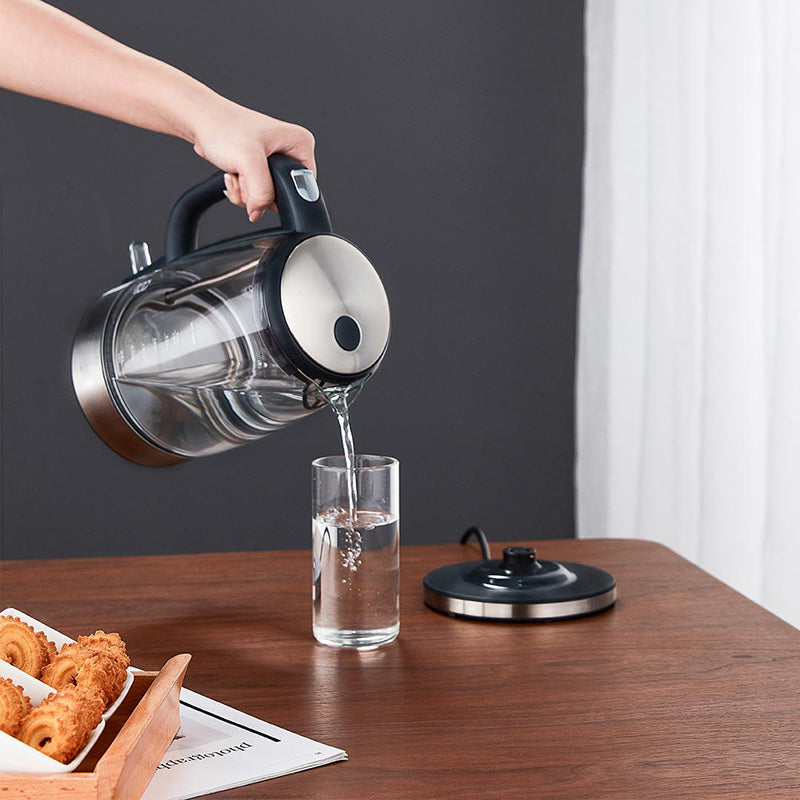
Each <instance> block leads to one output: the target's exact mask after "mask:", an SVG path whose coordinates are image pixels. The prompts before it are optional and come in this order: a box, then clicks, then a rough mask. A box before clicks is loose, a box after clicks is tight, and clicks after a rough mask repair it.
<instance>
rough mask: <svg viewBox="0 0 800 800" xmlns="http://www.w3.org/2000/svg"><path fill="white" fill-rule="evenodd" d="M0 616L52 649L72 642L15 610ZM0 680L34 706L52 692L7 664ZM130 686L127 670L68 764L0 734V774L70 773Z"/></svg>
mask: <svg viewBox="0 0 800 800" xmlns="http://www.w3.org/2000/svg"><path fill="white" fill-rule="evenodd" d="M0 616H11V617H19V619H21V620H22V621H23V622H27V623H28V625H30V626H31V627H32V628H33V629H34V630H35V631H41V632H42V633H44V635H45V636H46V637H47V638H48V639H49V640H50V641H51V642H53V644H55V646H56V648H57V649H58V650H59V652H60V651H61V648H62V647H63V646H64V645H65V644H72V643H73V642H74V641H75V640H74V639H70V638H69V636H65V635H64V634H63V633H60V632H59V631H56V630H53V629H52V628H50V627H49V626H47V625H45V624H44V623H42V622H39V620H38V619H34V618H33V617H31V616H29V615H28V614H25V613H23V612H22V611H18V610H17V609H16V608H6V609H5V610H3V611H0ZM0 678H11V680H12V681H14V683H16V684H17V685H18V686H21V687H22V690H23V691H24V692H25V694H26V695H28V697H30V699H31V703H32V704H33V705H34V706H38V705H39V704H40V703H41V702H42V700H44V698H45V697H47V695H48V694H50V693H52V692H54V691H55V689H53V687H52V686H48V685H47V684H46V683H42V681H40V680H37V679H36V678H32V677H31V676H30V675H28V674H27V673H25V672H23V671H22V670H20V669H17V668H16V667H14V666H12V665H11V664H8V663H7V662H5V661H0ZM132 683H133V671H132V670H131V669H130V668H129V669H128V676H127V678H126V679H125V685H124V686H123V687H122V692H120V695H119V697H118V698H117V699H116V700H115V701H114V702H113V703H112V704H111V705H110V706H109V707H108V708H107V709H106V711H105V713H104V714H103V719H102V720H100V724H99V725H98V726H97V727H96V728H95V729H94V732H93V733H92V736H91V738H90V739H89V741H88V742H87V744H86V746H85V747H84V748H83V750H81V751H80V753H78V755H77V756H75V758H73V759H72V761H70V762H69V763H68V764H62V763H61V762H60V761H56V760H55V759H53V758H50V757H49V756H46V755H45V754H44V753H41V752H39V751H38V750H35V749H34V748H33V747H28V745H26V744H23V743H22V742H20V741H19V740H18V739H15V738H14V737H13V736H9V735H8V734H7V733H3V731H0V772H48V773H57V772H72V771H73V770H74V769H75V768H76V767H77V766H78V765H79V764H80V763H81V761H83V759H84V757H85V756H86V754H87V753H88V752H89V751H90V750H91V749H92V747H93V746H94V743H95V742H96V741H97V739H98V738H99V736H100V734H101V733H102V732H103V728H105V725H106V720H107V719H108V718H109V717H110V716H111V715H112V714H113V713H114V711H116V709H117V707H118V706H119V704H120V703H121V702H122V701H123V699H124V698H125V695H126V694H127V693H128V690H129V689H130V688H131V684H132Z"/></svg>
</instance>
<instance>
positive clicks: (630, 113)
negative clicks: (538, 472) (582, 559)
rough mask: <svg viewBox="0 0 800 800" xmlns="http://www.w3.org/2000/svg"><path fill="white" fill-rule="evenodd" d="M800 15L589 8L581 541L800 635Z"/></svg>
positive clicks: (630, 2)
mask: <svg viewBox="0 0 800 800" xmlns="http://www.w3.org/2000/svg"><path fill="white" fill-rule="evenodd" d="M798 47H800V4H797V3H793V2H791V0H724V1H723V0H716V1H715V0H588V2H587V11H586V87H587V89H586V90H587V110H586V125H587V132H586V137H587V138H586V156H585V166H584V218H583V235H582V243H581V268H580V270H581V271H580V298H579V331H578V364H577V386H576V403H577V409H576V411H577V442H578V446H577V464H576V485H577V498H578V515H577V516H578V535H579V536H582V537H597V536H614V537H631V538H647V539H655V540H657V541H661V542H663V543H665V544H667V545H668V546H670V547H672V548H673V549H675V550H677V551H678V552H679V553H681V554H682V555H684V556H686V557H687V558H689V559H691V560H693V561H695V562H696V563H698V564H699V565H700V566H701V567H703V568H705V569H707V570H708V571H709V572H711V573H712V574H714V575H716V576H717V577H719V578H721V579H722V580H724V581H726V582H727V583H729V584H731V585H732V586H734V587H735V588H736V589H738V590H739V591H742V592H743V593H745V594H747V595H748V596H750V597H752V598H753V599H755V600H757V601H759V602H762V603H764V604H765V605H766V606H767V607H768V608H770V609H771V610H773V611H774V612H775V613H777V614H779V615H781V616H783V617H784V618H785V619H787V620H789V621H790V622H792V623H793V624H794V625H796V626H800V569H798V566H797V565H798V564H799V563H800V558H798V557H800V544H799V541H800V455H798V452H799V451H800V420H798V415H800V159H798V156H797V152H796V151H797V148H798V147H800V112H799V111H798V107H800V90H798V87H800V55H798Z"/></svg>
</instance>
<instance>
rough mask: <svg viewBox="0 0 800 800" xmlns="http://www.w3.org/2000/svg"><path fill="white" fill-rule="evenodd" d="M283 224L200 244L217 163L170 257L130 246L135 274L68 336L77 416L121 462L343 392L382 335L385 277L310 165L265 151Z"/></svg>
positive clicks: (234, 430)
mask: <svg viewBox="0 0 800 800" xmlns="http://www.w3.org/2000/svg"><path fill="white" fill-rule="evenodd" d="M269 167H270V172H271V174H272V179H273V182H274V185H275V192H276V202H277V206H278V212H279V214H280V223H281V225H280V227H279V228H274V229H269V230H262V231H259V232H257V233H254V234H249V235H247V236H241V237H238V238H235V239H229V240H226V241H223V242H218V243H215V244H211V245H208V246H205V247H202V248H200V249H197V229H198V223H199V220H200V217H201V215H202V214H203V213H204V212H205V211H206V210H207V209H208V208H210V207H211V206H212V205H214V204H215V203H217V202H219V201H221V200H223V199H224V195H223V193H222V192H223V190H224V181H223V175H222V173H221V172H220V173H216V174H215V175H213V176H212V177H210V178H209V179H208V180H206V181H204V182H203V183H201V184H198V185H197V186H195V187H193V188H191V189H189V190H188V191H187V192H185V193H184V194H183V195H182V196H181V197H180V199H179V200H178V201H177V202H176V204H175V205H174V206H173V208H172V211H171V212H170V216H169V219H168V222H167V235H166V247H165V254H164V256H163V257H162V258H160V259H158V261H156V262H155V263H153V264H150V263H149V261H150V259H149V253H148V248H147V245H146V244H144V243H138V242H135V243H133V244H132V245H131V246H130V254H131V262H132V267H133V271H134V274H133V276H132V277H130V278H129V279H128V280H126V281H125V282H124V283H122V284H121V285H119V286H116V287H114V288H113V289H110V290H109V291H107V292H105V294H103V295H102V296H100V297H99V298H98V299H97V300H95V301H94V303H93V304H92V305H91V306H90V307H89V309H88V310H87V311H86V313H85V315H84V317H83V320H82V321H81V324H80V327H79V329H78V332H77V334H76V337H75V343H74V345H73V352H72V378H73V384H74V387H75V392H76V394H77V397H78V401H79V402H80V405H81V408H82V409H83V412H84V414H85V415H86V418H87V419H88V421H89V423H90V424H91V425H92V427H93V428H94V430H95V432H96V433H97V434H98V435H99V436H100V438H101V439H102V440H103V441H104V442H105V443H106V444H107V445H109V446H110V447H111V448H112V449H114V450H115V451H116V452H117V453H119V454H120V455H122V456H124V457H125V458H128V459H130V460H131V461H135V462H137V463H139V464H146V465H151V466H159V465H166V464H173V463H177V462H179V461H183V460H186V459H189V458H194V457H197V456H205V455H210V454H212V453H217V452H220V451H222V450H226V449H229V448H231V447H237V446H238V445H241V444H245V443H246V442H248V441H251V440H253V439H258V438H260V437H262V436H264V435H266V434H268V433H270V432H272V431H274V430H276V429H278V428H282V427H283V426H284V425H287V424H288V423H290V422H293V421H294V420H296V419H300V418H301V417H304V416H306V415H308V414H310V413H312V412H313V411H315V410H316V409H318V408H320V407H322V406H323V405H325V402H326V400H325V398H326V390H327V391H330V390H331V389H332V388H336V387H339V388H342V387H348V391H349V394H350V397H351V398H352V397H353V396H354V395H355V394H356V393H357V391H358V390H359V389H360V387H361V386H362V385H363V383H364V381H366V380H367V378H369V376H370V375H372V373H373V372H374V371H375V370H376V369H377V368H378V366H379V364H380V362H381V359H382V358H383V355H384V353H385V351H386V346H387V344H388V341H389V304H388V301H387V298H386V292H385V291H384V288H383V284H382V283H381V280H380V278H379V277H378V274H377V273H376V271H375V269H374V268H373V266H372V265H371V264H370V262H369V261H368V260H367V258H366V257H365V256H364V255H363V253H361V251H360V250H359V249H358V248H357V247H355V246H354V245H353V244H351V243H350V242H348V241H347V240H346V239H343V238H342V237H340V236H337V235H336V234H333V233H332V232H331V225H330V219H329V217H328V212H327V209H326V207H325V202H324V200H323V198H322V196H321V195H320V192H319V188H318V186H317V183H316V180H315V178H314V175H313V173H312V172H311V171H310V170H308V169H306V168H305V167H304V166H303V165H302V164H299V163H298V162H296V161H294V160H292V159H290V158H289V157H287V156H285V155H282V154H276V155H273V156H271V157H270V159H269Z"/></svg>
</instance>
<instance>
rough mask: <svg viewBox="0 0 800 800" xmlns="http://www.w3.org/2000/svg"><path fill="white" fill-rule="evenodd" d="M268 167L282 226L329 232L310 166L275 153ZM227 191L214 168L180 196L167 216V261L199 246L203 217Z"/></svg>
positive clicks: (223, 197) (285, 228) (329, 223)
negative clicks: (212, 172) (208, 176)
mask: <svg viewBox="0 0 800 800" xmlns="http://www.w3.org/2000/svg"><path fill="white" fill-rule="evenodd" d="M269 171H270V174H271V175H272V183H273V185H274V187H275V202H276V205H277V206H278V214H279V215H280V219H281V228H282V229H283V230H285V231H297V232H300V233H315V232H319V233H330V231H331V220H330V217H329V216H328V209H327V208H326V207H325V201H324V200H323V199H322V195H321V194H320V192H319V189H318V188H317V183H316V180H315V179H314V175H313V173H312V172H311V170H309V169H307V168H306V167H304V166H303V165H302V164H301V163H300V162H299V161H295V160H294V159H293V158H290V157H289V156H286V155H284V154H283V153H274V154H273V155H271V156H270V157H269ZM224 191H225V177H224V173H222V172H215V173H214V174H213V175H212V176H211V177H210V178H206V180H204V181H203V182H202V183H198V184H197V185H196V186H193V187H192V188H191V189H187V190H186V191H185V192H184V193H183V194H182V195H181V196H180V197H179V198H178V200H177V201H176V203H175V205H174V206H173V207H172V210H171V211H170V212H169V218H168V219H167V236H166V243H165V247H164V255H165V260H166V261H172V260H173V259H175V258H179V257H180V256H182V255H186V253H190V252H192V250H196V249H197V241H198V240H197V235H198V231H199V226H200V217H202V216H203V214H204V213H205V212H206V211H208V209H209V208H211V206H213V205H215V204H216V203H219V202H220V201H222V200H224V199H225V195H224V194H223V192H224Z"/></svg>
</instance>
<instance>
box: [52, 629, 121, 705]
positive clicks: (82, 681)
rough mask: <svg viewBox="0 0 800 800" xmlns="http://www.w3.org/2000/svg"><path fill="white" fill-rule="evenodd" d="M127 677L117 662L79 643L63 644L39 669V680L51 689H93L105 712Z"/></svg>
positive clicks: (103, 653)
mask: <svg viewBox="0 0 800 800" xmlns="http://www.w3.org/2000/svg"><path fill="white" fill-rule="evenodd" d="M126 677H127V675H126V672H125V667H123V666H122V664H121V663H120V662H119V661H118V660H116V659H115V658H113V657H112V656H110V655H108V654H107V653H105V652H102V651H98V650H93V649H90V648H88V647H84V646H83V645H81V644H68V645H65V646H64V647H63V648H62V650H61V653H59V654H58V655H57V656H56V657H55V658H54V659H53V660H52V661H51V662H50V663H49V664H48V665H47V666H46V667H45V668H44V670H42V680H43V681H44V682H45V683H46V684H47V685H48V686H52V687H53V688H54V689H61V688H62V687H65V686H93V687H95V688H96V689H97V690H98V692H99V693H100V695H101V696H102V698H103V701H104V703H105V705H104V710H105V708H107V707H108V706H109V705H111V703H113V702H114V700H116V699H117V697H119V693H120V692H121V691H122V687H123V686H124V685H125V678H126Z"/></svg>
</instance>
